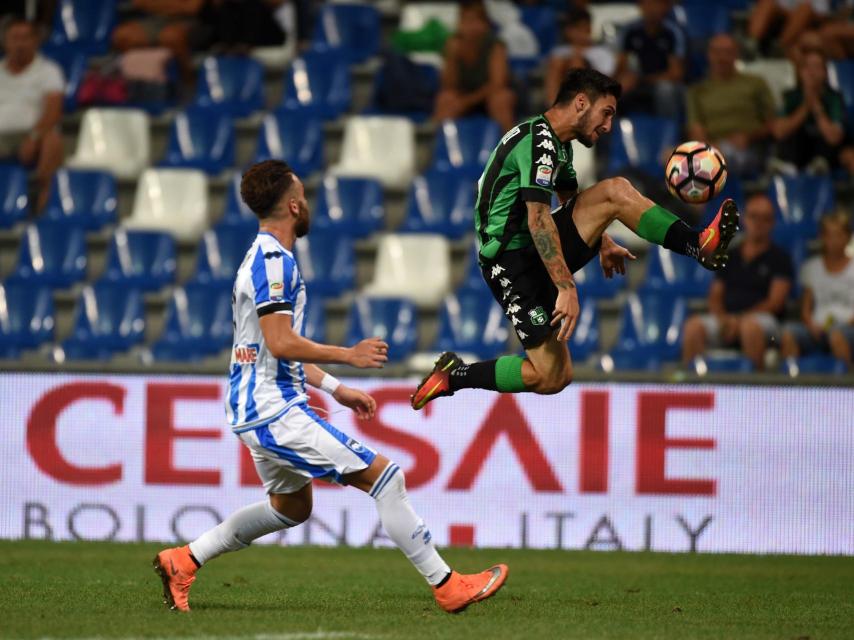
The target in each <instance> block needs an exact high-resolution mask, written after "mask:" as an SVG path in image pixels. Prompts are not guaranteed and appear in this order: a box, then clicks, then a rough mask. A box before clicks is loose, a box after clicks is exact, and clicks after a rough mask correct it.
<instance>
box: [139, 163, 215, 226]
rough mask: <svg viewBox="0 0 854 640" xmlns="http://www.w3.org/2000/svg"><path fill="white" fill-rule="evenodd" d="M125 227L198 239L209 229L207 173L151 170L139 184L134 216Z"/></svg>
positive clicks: (187, 170) (141, 177) (147, 171)
mask: <svg viewBox="0 0 854 640" xmlns="http://www.w3.org/2000/svg"><path fill="white" fill-rule="evenodd" d="M124 226H125V227H127V228H128V229H148V230H156V231H166V232H168V233H171V234H172V235H173V236H175V238H177V239H178V240H193V241H195V240H198V239H199V238H200V237H201V236H202V234H203V233H204V231H205V230H206V229H207V228H208V226H209V221H208V182H207V178H206V177H205V174H204V173H203V172H201V171H198V170H196V169H147V170H146V171H145V172H144V173H143V174H142V176H140V178H139V182H138V183H137V185H136V197H135V198H134V202H133V213H132V214H131V216H130V218H128V219H127V220H126V221H125V222H124Z"/></svg>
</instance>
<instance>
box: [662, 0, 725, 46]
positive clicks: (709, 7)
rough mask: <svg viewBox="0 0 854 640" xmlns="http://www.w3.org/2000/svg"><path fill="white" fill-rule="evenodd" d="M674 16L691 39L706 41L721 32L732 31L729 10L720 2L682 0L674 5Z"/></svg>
mask: <svg viewBox="0 0 854 640" xmlns="http://www.w3.org/2000/svg"><path fill="white" fill-rule="evenodd" d="M673 17H674V18H675V19H676V23H677V24H678V25H679V26H680V27H682V29H684V30H685V32H686V33H687V34H688V37H689V38H690V39H691V40H700V41H705V40H708V39H709V38H711V37H712V36H714V35H717V34H719V33H729V32H730V16H729V11H728V9H727V7H726V6H723V5H721V4H718V3H709V2H702V1H699V2H698V1H697V0H693V1H688V2H682V3H681V4H677V5H674V6H673Z"/></svg>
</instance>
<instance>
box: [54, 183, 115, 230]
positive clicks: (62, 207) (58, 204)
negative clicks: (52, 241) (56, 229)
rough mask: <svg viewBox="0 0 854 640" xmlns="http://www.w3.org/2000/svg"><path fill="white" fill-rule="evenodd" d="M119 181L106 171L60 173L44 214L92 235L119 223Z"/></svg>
mask: <svg viewBox="0 0 854 640" xmlns="http://www.w3.org/2000/svg"><path fill="white" fill-rule="evenodd" d="M117 205H118V196H117V192H116V180H115V178H114V177H113V176H112V174H110V173H107V172H106V171H86V170H83V169H60V170H59V171H57V172H56V173H55V174H54V176H53V180H52V182H51V187H50V198H49V199H48V202H47V206H46V207H45V211H44V213H43V214H42V215H43V216H44V217H45V218H48V219H50V220H63V221H66V222H68V223H69V224H73V225H76V226H79V227H81V228H82V229H86V230H88V231H92V230H97V229H101V228H102V227H103V226H104V225H105V224H114V223H115V222H116V208H117Z"/></svg>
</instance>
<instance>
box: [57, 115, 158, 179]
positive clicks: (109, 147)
mask: <svg viewBox="0 0 854 640" xmlns="http://www.w3.org/2000/svg"><path fill="white" fill-rule="evenodd" d="M150 156H151V152H150V137H149V130H148V114H147V113H145V111H142V110H140V109H89V110H87V111H86V113H84V114H83V122H82V124H81V126H80V135H79V136H78V138H77V150H76V151H75V153H74V155H73V156H72V157H71V158H69V159H68V162H67V164H68V166H69V167H74V168H76V169H102V170H104V171H110V172H112V173H113V174H114V175H115V176H116V177H117V178H124V179H133V178H136V177H137V176H139V174H140V173H142V171H143V170H144V169H145V168H146V167H147V166H148V165H149V162H150V159H151V157H150Z"/></svg>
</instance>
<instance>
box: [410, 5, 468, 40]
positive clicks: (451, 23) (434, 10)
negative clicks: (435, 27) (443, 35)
mask: <svg viewBox="0 0 854 640" xmlns="http://www.w3.org/2000/svg"><path fill="white" fill-rule="evenodd" d="M430 20H438V21H439V22H441V23H442V25H443V26H444V27H445V28H446V29H447V30H448V31H451V32H453V31H456V29H457V23H458V22H459V20H460V7H459V5H458V4H457V3H455V2H447V1H446V2H407V3H404V5H403V6H402V7H401V9H400V30H401V31H418V30H419V29H421V28H423V27H424V25H425V24H427V23H428V22H429V21H430Z"/></svg>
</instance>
